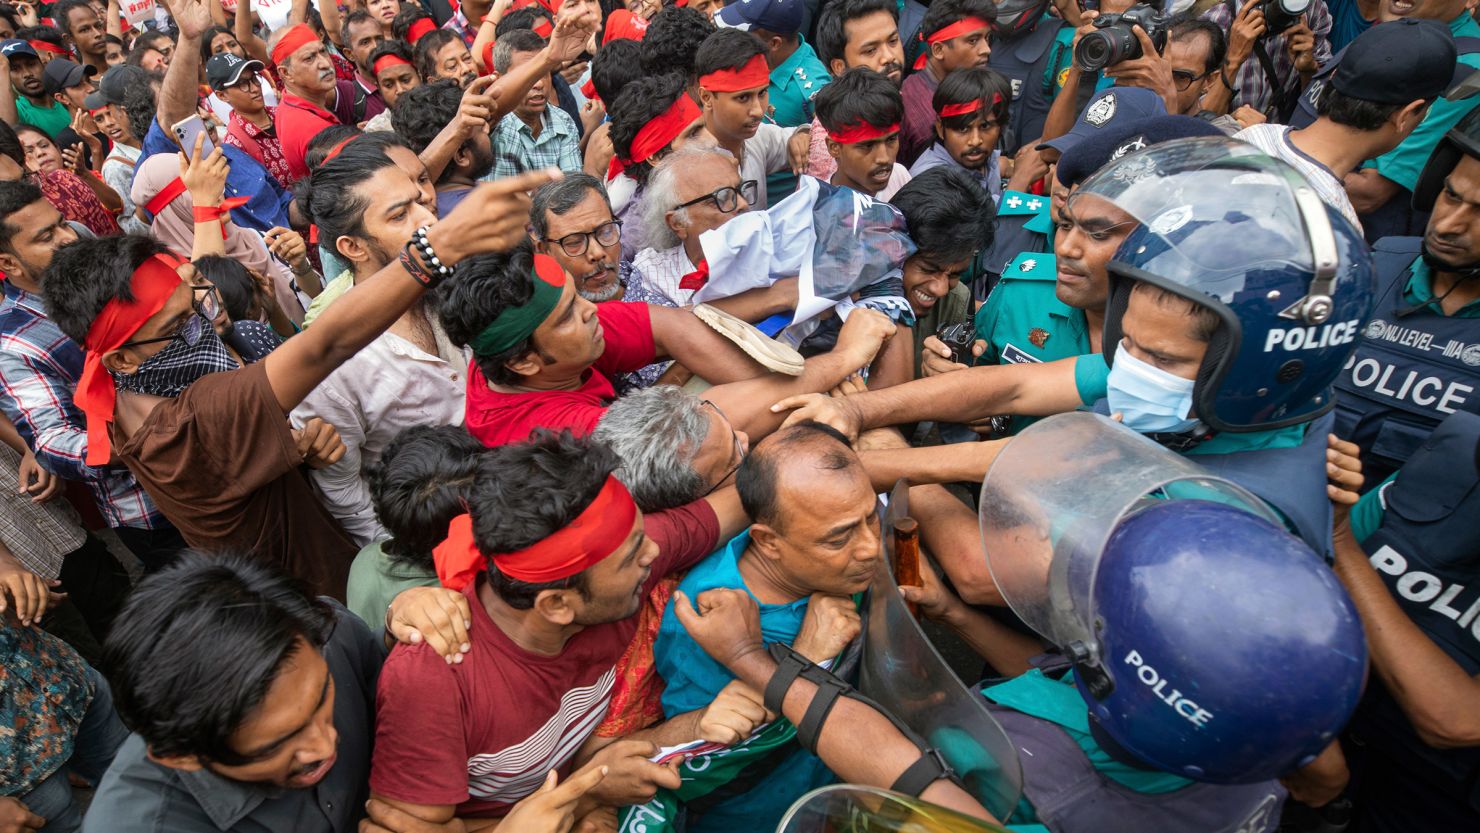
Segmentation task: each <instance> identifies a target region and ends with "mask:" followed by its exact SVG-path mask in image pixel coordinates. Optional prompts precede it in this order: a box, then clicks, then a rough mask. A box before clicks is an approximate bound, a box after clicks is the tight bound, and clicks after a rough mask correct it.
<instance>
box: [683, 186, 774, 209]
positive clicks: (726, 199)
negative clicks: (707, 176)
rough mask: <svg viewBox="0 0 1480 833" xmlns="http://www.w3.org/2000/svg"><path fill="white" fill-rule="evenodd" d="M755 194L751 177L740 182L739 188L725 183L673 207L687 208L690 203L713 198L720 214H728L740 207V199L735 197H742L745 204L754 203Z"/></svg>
mask: <svg viewBox="0 0 1480 833" xmlns="http://www.w3.org/2000/svg"><path fill="white" fill-rule="evenodd" d="M755 195H756V181H755V180H753V179H747V180H745V181H744V182H742V183H740V187H739V188H736V187H735V186H733V185H726V186H725V187H723V188H719V189H717V190H714V191H711V192H709V193H708V194H705V195H704V196H702V197H695V198H694V199H691V200H689V201H688V202H685V203H679V204H678V205H675V206H674V208H675V209H679V208H688V207H689V206H691V205H698V204H699V203H701V202H704V201H705V200H713V201H714V207H715V208H718V209H719V210H720V213H721V214H729V213H731V212H733V211H734V210H735V209H737V208H739V207H740V201H739V200H737V199H736V197H737V196H738V197H744V198H745V202H746V203H747V204H749V205H754V204H755Z"/></svg>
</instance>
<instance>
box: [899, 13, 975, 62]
mask: <svg viewBox="0 0 1480 833" xmlns="http://www.w3.org/2000/svg"><path fill="white" fill-rule="evenodd" d="M990 28H992V23H991V21H987V20H982V19H981V18H979V17H963V18H961V19H960V20H958V21H956V22H955V23H952V24H951V25H949V26H942V27H941V28H939V29H936V30H935V31H934V32H932V33H931V34H930V35H929V36H925V35H921V36H920V40H923V41H925V42H926V43H940V42H942V41H948V40H950V39H951V38H959V37H961V36H962V35H964V34H966V33H967V32H975V31H976V30H977V29H990ZM929 56H930V51H929V50H926V51H924V52H921V53H920V57H918V58H916V59H915V69H917V70H918V69H924V68H925V59H926V58H928V57H929Z"/></svg>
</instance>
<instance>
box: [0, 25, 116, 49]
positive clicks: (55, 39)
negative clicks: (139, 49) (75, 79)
mask: <svg viewBox="0 0 1480 833" xmlns="http://www.w3.org/2000/svg"><path fill="white" fill-rule="evenodd" d="M15 36H16V37H17V38H19V39H21V40H39V41H45V42H46V43H49V44H51V45H52V46H55V47H57V48H58V49H66V48H67V39H66V37H65V36H64V35H63V34H62V30H61V29H58V28H57V27H55V26H26V27H23V28H20V29H17V30H16V32H15ZM139 37H140V39H142V38H143V37H144V36H143V35H140V36H139Z"/></svg>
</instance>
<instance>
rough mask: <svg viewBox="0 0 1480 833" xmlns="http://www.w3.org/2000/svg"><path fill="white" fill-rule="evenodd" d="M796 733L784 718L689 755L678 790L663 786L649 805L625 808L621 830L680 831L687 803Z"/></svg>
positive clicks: (788, 741)
mask: <svg viewBox="0 0 1480 833" xmlns="http://www.w3.org/2000/svg"><path fill="white" fill-rule="evenodd" d="M796 736H797V730H796V727H795V726H793V725H791V723H789V722H788V721H787V720H786V719H784V718H781V719H778V720H776V721H775V722H773V723H772V724H771V725H769V726H767V727H766V728H764V729H762V730H761V731H760V732H758V733H757V734H754V735H751V736H750V737H749V738H746V739H745V740H743V741H741V742H740V743H738V744H736V745H734V746H727V747H725V748H724V749H719V750H716V751H714V752H710V753H707V754H703V755H696V756H694V757H692V758H689V759H688V760H686V761H684V762H683V763H682V764H679V767H678V774H679V777H680V778H681V779H683V780H682V783H681V784H680V785H679V787H678V789H676V790H667V789H660V790H658V793H657V795H655V796H653V798H652V800H651V801H649V802H647V803H646V804H638V805H633V806H629V807H623V808H621V809H620V810H619V811H618V818H617V821H618V825H617V829H618V830H633V831H636V830H640V831H643V833H673V831H677V830H678V826H677V821H678V817H679V810H680V809H682V806H683V804H684V803H686V802H689V801H693V800H695V799H697V798H702V797H704V796H706V795H708V794H710V793H711V792H713V791H715V790H716V789H719V788H720V787H723V786H725V785H726V784H728V783H730V782H731V781H733V780H734V779H735V777H736V776H737V775H739V774H740V773H741V772H742V771H743V770H744V769H745V768H746V767H748V766H750V765H751V764H754V763H757V762H759V761H762V760H764V759H765V758H766V756H768V755H770V754H771V752H772V751H773V750H776V749H779V748H781V747H784V746H787V745H789V744H791V743H792V742H793V741H794V740H795V739H796Z"/></svg>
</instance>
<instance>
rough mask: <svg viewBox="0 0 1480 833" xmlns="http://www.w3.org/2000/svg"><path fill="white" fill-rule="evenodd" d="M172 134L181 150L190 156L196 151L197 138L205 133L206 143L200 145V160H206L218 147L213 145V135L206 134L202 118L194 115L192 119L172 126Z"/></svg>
mask: <svg viewBox="0 0 1480 833" xmlns="http://www.w3.org/2000/svg"><path fill="white" fill-rule="evenodd" d="M170 133H171V134H173V135H174V137H175V144H177V145H179V146H180V150H182V151H184V152H185V155H186V156H189V155H190V153H191V151H193V150H195V137H196V136H199V135H200V134H202V133H205V136H206V138H205V141H203V142H201V143H200V158H202V159H204V158H206V156H207V155H209V154H210V152H211V151H213V150H215V149H216V146H215V145H214V144H212V143H211V135H210V134H209V133H206V124H205V122H203V121H201V120H200V116H198V115H192V116H190V118H187V119H181V120H180V121H177V122H175V123H174V124H173V125H171V126H170Z"/></svg>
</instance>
